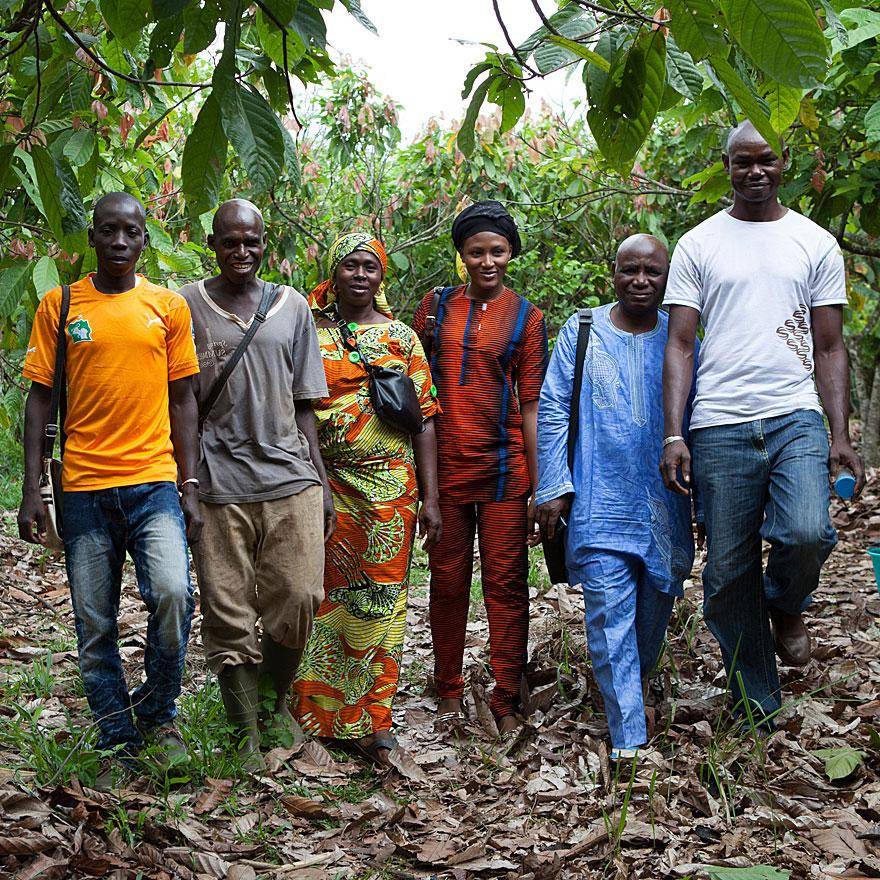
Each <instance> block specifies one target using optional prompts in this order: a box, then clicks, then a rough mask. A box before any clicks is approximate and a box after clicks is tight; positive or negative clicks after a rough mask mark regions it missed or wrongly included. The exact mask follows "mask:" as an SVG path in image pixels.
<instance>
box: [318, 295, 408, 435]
mask: <svg viewBox="0 0 880 880" xmlns="http://www.w3.org/2000/svg"><path fill="white" fill-rule="evenodd" d="M335 317H336V326H337V327H338V328H339V332H340V334H341V335H342V341H343V342H344V343H345V346H346V347H347V348H348V349H349V350H350V351H352V352H356V353H357V357H358V360H359V361H360V362H361V363H362V364H363V365H364V369H365V370H366V371H367V382H368V384H369V392H370V400H371V401H372V404H373V410H374V411H375V413H376V415H377V416H378V417H379V418H380V419H381V420H382V421H383V422H385V424H386V425H388V427H390V428H394V430H395V431H400V432H401V433H402V434H421V433H422V430H423V429H424V419H423V418H422V407H421V404H420V403H419V395H418V392H417V391H416V386H415V384H414V383H413V380H412V379H410V377H409V376H407V375H406V373H401V372H399V371H398V370H393V369H391V367H381V366H376V364H371V363H370V362H369V361H368V360H367V359H366V358H365V357H364V353H363V352H362V351H361V347H360V345H359V343H358V340H357V336H356V335H355V333H354V330H352V329H351V327H349V326H348V324H347V323H346V322H345V321H343V320H342V318H341V317H339V313H338V312H337V313H336V316H335Z"/></svg>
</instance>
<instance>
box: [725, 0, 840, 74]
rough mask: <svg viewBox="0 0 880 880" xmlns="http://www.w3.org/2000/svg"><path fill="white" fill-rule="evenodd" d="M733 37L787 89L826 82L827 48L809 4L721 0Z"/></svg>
mask: <svg viewBox="0 0 880 880" xmlns="http://www.w3.org/2000/svg"><path fill="white" fill-rule="evenodd" d="M718 2H719V5H720V7H721V9H722V11H723V12H724V17H725V19H726V21H727V26H728V28H729V30H730V35H731V36H732V37H733V39H734V40H736V42H737V43H738V44H739V46H740V47H741V48H742V50H743V52H745V54H746V55H748V57H749V58H750V59H751V60H752V61H753V62H754V64H755V65H756V66H757V67H759V68H760V69H761V70H762V71H764V73H766V74H768V75H769V76H772V77H773V78H774V79H776V80H778V81H779V82H781V83H784V84H785V85H788V86H800V87H801V88H811V87H813V86H815V85H816V84H817V83H818V82H819V81H820V80H822V79H824V77H825V73H826V72H827V66H828V58H827V56H828V44H827V43H826V41H825V36H824V34H823V33H822V30H821V28H820V27H819V21H818V19H817V18H816V13H815V11H814V10H813V8H812V6H811V5H810V3H809V2H808V0H718Z"/></svg>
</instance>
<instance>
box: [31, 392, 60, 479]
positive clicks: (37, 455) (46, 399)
mask: <svg viewBox="0 0 880 880" xmlns="http://www.w3.org/2000/svg"><path fill="white" fill-rule="evenodd" d="M51 400H52V389H51V388H48V387H47V386H45V385H41V384H39V383H38V382H34V383H33V384H32V385H31V390H30V392H29V393H28V396H27V403H26V404H25V408H24V488H25V489H33V490H37V489H38V488H39V483H40V474H41V472H42V470H43V438H44V437H45V434H46V423H47V422H48V421H49V405H50V403H51ZM59 439H60V438H59Z"/></svg>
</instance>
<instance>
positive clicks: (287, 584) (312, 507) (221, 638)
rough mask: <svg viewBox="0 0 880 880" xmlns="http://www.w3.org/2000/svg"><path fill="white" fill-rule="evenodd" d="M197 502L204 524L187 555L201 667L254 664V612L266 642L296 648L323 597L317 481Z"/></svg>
mask: <svg viewBox="0 0 880 880" xmlns="http://www.w3.org/2000/svg"><path fill="white" fill-rule="evenodd" d="M201 508H202V516H203V518H204V521H205V525H204V529H203V530H202V535H201V539H200V540H199V542H198V543H197V544H196V545H195V548H194V553H193V555H194V557H195V563H196V574H197V576H198V581H199V592H200V595H201V606H202V644H203V646H204V650H205V660H206V662H207V664H208V667H209V668H210V669H211V670H212V671H213V672H215V673H216V672H219V671H220V670H221V669H222V668H223V667H224V666H237V665H239V664H241V663H259V662H260V661H261V660H262V659H263V658H262V653H261V651H260V640H259V637H258V635H257V620H258V618H262V622H263V631H264V632H265V633H267V634H268V635H269V636H270V637H271V638H272V639H273V640H274V641H276V642H278V643H279V644H281V645H284V646H285V647H287V648H304V647H305V644H306V642H307V641H308V638H309V632H310V631H311V628H312V618H313V617H314V615H315V612H316V611H317V609H318V606H319V605H320V603H321V600H322V599H323V598H324V523H323V505H322V489H321V487H320V486H309V487H308V488H307V489H303V490H302V492H300V493H299V494H298V495H290V496H288V497H287V498H278V499H276V500H274V501H253V502H248V503H245V504H206V503H202V505H201Z"/></svg>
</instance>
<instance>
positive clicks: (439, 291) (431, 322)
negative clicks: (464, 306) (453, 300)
mask: <svg viewBox="0 0 880 880" xmlns="http://www.w3.org/2000/svg"><path fill="white" fill-rule="evenodd" d="M453 289H454V288H452V287H442V286H441V287H435V288H434V293H433V294H432V295H431V307H430V308H429V309H428V314H427V315H425V330H424V332H423V333H422V336H421V343H422V348H423V349H424V351H425V357H426V358H427V359H428V361H430V360H431V356H432V354H433V351H434V348H435V345H436V341H437V329H438V326H439V325H438V321H437V316H438V315H439V314H440V302H441V301H442V299H443V294H444V293H446V291H448V290H453Z"/></svg>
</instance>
